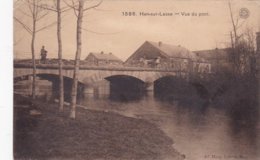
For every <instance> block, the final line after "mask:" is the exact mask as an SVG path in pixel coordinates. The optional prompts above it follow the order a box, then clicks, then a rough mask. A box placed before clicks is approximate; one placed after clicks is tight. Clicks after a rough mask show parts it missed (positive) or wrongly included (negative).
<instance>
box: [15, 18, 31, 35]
mask: <svg viewBox="0 0 260 160" xmlns="http://www.w3.org/2000/svg"><path fill="white" fill-rule="evenodd" d="M14 20H16V21H17V22H18V23H19V24H20V25H21V26H22V27H23V28H24V29H25V30H26V31H27V32H28V33H29V34H31V35H32V30H31V29H30V28H29V27H28V26H26V25H25V24H24V23H23V22H22V21H20V20H19V19H18V18H16V17H14Z"/></svg>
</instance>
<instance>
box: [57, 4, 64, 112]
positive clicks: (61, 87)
mask: <svg viewBox="0 0 260 160" xmlns="http://www.w3.org/2000/svg"><path fill="white" fill-rule="evenodd" d="M57 37H58V57H59V81H60V84H59V85H60V86H59V110H60V111H63V102H64V84H63V73H62V66H63V62H62V39H61V9H60V0H57Z"/></svg>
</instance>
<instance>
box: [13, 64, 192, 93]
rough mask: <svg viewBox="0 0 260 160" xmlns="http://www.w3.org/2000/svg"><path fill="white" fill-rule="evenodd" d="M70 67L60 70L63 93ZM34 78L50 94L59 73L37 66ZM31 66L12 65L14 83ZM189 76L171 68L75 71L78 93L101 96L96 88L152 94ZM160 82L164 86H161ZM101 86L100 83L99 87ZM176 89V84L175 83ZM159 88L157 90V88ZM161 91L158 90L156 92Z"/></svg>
mask: <svg viewBox="0 0 260 160" xmlns="http://www.w3.org/2000/svg"><path fill="white" fill-rule="evenodd" d="M73 67H74V66H73V65H64V66H63V76H64V85H65V89H66V88H67V89H66V90H67V91H69V90H70V89H71V88H70V86H71V82H72V78H73V72H74V70H73ZM36 68H37V71H36V74H37V77H39V78H40V79H45V80H48V81H51V82H52V84H53V85H52V86H53V87H52V88H53V90H54V91H58V88H57V87H58V86H59V85H58V83H59V80H58V79H59V77H58V76H59V71H58V65H57V64H38V65H37V67H36ZM32 73H33V72H32V65H31V64H24V63H15V64H14V80H15V82H17V81H21V80H28V79H30V77H31V76H32ZM190 75H191V74H190V72H189V71H187V70H175V69H173V68H148V67H147V68H145V67H126V66H118V67H116V66H88V65H81V66H80V70H79V76H78V82H79V84H80V85H79V87H80V88H79V89H80V90H81V91H83V92H85V93H94V91H95V92H99V93H100V92H101V91H100V86H102V85H100V84H104V83H106V84H107V88H108V90H109V91H108V92H110V93H111V91H114V92H117V93H121V92H128V93H133V94H140V93H144V92H146V93H153V92H154V90H156V88H155V89H154V86H157V88H165V89H167V86H168V85H169V86H170V84H167V83H169V79H168V80H167V78H175V79H181V80H182V81H185V82H188V81H190ZM162 80H163V82H164V83H162ZM103 82H104V83H103ZM176 85H177V83H176ZM158 86H159V87H158ZM158 90H162V89H157V91H158Z"/></svg>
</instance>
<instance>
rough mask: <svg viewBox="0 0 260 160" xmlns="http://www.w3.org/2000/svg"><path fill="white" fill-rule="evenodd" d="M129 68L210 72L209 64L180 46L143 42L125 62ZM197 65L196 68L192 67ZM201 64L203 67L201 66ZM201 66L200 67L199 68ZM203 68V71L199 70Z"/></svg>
mask: <svg viewBox="0 0 260 160" xmlns="http://www.w3.org/2000/svg"><path fill="white" fill-rule="evenodd" d="M125 64H126V65H130V66H147V67H159V68H166V69H167V68H171V69H176V70H178V71H195V69H197V71H196V72H210V68H211V67H210V64H209V63H207V62H206V61H202V59H200V58H199V57H198V56H197V55H196V54H195V53H194V52H191V51H189V50H188V49H186V48H185V47H182V46H180V45H178V46H176V45H171V44H165V43H163V42H151V41H146V42H144V43H143V44H142V45H141V46H140V47H139V48H138V49H137V50H136V51H135V52H134V53H133V54H132V55H131V56H130V57H129V58H128V59H127V60H126V62H125ZM195 64H199V65H197V68H194V67H193V66H195ZM202 64H203V65H202ZM200 66H202V67H200ZM199 68H203V69H199Z"/></svg>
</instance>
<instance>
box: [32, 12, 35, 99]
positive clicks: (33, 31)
mask: <svg viewBox="0 0 260 160" xmlns="http://www.w3.org/2000/svg"><path fill="white" fill-rule="evenodd" d="M34 11H35V9H34ZM35 37H36V20H35V18H33V30H32V41H31V52H32V64H33V83H32V98H33V99H35V98H36V64H35V49H34V42H35Z"/></svg>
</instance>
